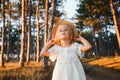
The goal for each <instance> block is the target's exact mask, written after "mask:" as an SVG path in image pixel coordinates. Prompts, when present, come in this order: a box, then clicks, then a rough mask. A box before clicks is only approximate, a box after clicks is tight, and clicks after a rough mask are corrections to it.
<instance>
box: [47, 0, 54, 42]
mask: <svg viewBox="0 0 120 80" xmlns="http://www.w3.org/2000/svg"><path fill="white" fill-rule="evenodd" d="M51 4H52V8H51V11H50V20H49V21H50V25H49V31H48V33H49V34H48V35H49V36H48V39H49V40H50V39H51V37H52V28H53V24H54V14H55V0H52V3H51Z"/></svg>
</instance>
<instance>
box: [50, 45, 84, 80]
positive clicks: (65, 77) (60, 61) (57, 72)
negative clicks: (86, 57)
mask: <svg viewBox="0 0 120 80" xmlns="http://www.w3.org/2000/svg"><path fill="white" fill-rule="evenodd" d="M81 46H82V45H81V44H78V43H73V44H72V45H71V46H70V47H64V48H63V47H61V46H58V45H55V46H53V47H51V48H50V49H49V52H50V59H51V60H52V61H55V60H56V59H57V60H56V64H55V68H54V71H53V75H52V80H86V76H85V72H84V69H83V67H82V64H81V62H80V60H79V58H78V56H80V57H82V54H83V53H82V52H81Z"/></svg>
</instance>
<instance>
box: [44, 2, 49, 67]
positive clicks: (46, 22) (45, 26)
mask: <svg viewBox="0 0 120 80" xmlns="http://www.w3.org/2000/svg"><path fill="white" fill-rule="evenodd" d="M44 24H45V25H44V45H46V43H47V40H48V0H45V9H44ZM47 67H48V57H44V68H47Z"/></svg>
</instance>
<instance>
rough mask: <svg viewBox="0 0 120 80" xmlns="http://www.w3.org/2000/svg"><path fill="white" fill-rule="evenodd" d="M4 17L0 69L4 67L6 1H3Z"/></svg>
mask: <svg viewBox="0 0 120 80" xmlns="http://www.w3.org/2000/svg"><path fill="white" fill-rule="evenodd" d="M2 5H3V6H2V10H3V12H2V17H3V26H2V46H1V52H0V67H4V59H3V54H4V42H5V0H2Z"/></svg>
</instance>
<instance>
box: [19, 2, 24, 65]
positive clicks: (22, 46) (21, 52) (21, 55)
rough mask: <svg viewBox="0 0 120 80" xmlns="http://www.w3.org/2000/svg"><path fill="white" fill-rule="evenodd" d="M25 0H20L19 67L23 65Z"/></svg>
mask: <svg viewBox="0 0 120 80" xmlns="http://www.w3.org/2000/svg"><path fill="white" fill-rule="evenodd" d="M24 44H25V0H22V37H21V50H20V61H19V67H24V48H25V45H24Z"/></svg>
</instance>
